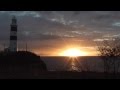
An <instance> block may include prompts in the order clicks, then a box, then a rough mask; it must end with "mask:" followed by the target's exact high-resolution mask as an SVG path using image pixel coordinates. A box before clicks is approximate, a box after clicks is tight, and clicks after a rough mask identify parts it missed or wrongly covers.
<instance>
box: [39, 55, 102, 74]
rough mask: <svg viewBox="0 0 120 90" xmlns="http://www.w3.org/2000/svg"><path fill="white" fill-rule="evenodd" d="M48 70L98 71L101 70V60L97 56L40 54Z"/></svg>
mask: <svg viewBox="0 0 120 90" xmlns="http://www.w3.org/2000/svg"><path fill="white" fill-rule="evenodd" d="M41 59H42V60H43V61H44V62H45V64H46V66H47V69H48V70H49V71H66V70H74V71H95V72H97V71H99V72H103V60H102V59H101V58H100V57H98V56H82V57H76V58H70V57H60V56H55V57H54V56H52V57H51V56H50V57H48V56H46V57H45V56H44V57H43V56H42V57H41Z"/></svg>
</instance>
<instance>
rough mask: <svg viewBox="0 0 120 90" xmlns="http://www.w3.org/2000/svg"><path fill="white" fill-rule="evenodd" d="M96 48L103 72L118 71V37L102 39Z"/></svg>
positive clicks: (119, 55) (119, 62)
mask: <svg viewBox="0 0 120 90" xmlns="http://www.w3.org/2000/svg"><path fill="white" fill-rule="evenodd" d="M97 50H98V51H99V56H100V57H101V58H102V60H103V64H104V72H113V73H114V74H115V73H116V72H118V71H119V67H120V60H119V59H120V58H119V57H120V39H119V38H113V39H110V40H104V41H103V42H102V45H100V46H98V49H97Z"/></svg>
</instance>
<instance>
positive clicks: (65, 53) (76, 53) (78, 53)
mask: <svg viewBox="0 0 120 90" xmlns="http://www.w3.org/2000/svg"><path fill="white" fill-rule="evenodd" d="M60 55H61V56H69V57H77V56H85V55H86V54H85V53H84V52H82V51H80V50H79V49H77V48H70V49H67V50H65V51H63V52H62V53H61V54H60Z"/></svg>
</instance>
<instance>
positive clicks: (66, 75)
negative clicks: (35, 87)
mask: <svg viewBox="0 0 120 90" xmlns="http://www.w3.org/2000/svg"><path fill="white" fill-rule="evenodd" d="M0 79H120V74H117V75H114V74H104V73H95V72H59V71H45V72H41V73H40V74H39V75H37V74H33V75H31V74H29V73H11V74H10V73H0Z"/></svg>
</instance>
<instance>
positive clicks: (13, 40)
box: [9, 16, 17, 52]
mask: <svg viewBox="0 0 120 90" xmlns="http://www.w3.org/2000/svg"><path fill="white" fill-rule="evenodd" d="M10 26H11V29H10V45H9V51H10V52H16V51H17V19H16V17H15V16H13V18H12V22H11V25H10Z"/></svg>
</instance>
